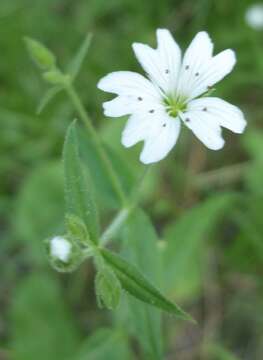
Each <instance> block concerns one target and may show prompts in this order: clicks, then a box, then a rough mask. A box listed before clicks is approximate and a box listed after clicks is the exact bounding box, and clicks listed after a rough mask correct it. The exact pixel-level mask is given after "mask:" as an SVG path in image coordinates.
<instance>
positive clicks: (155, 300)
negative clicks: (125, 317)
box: [101, 249, 193, 321]
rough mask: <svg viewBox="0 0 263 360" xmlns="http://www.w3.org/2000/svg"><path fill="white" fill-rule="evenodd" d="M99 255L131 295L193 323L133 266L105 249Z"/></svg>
mask: <svg viewBox="0 0 263 360" xmlns="http://www.w3.org/2000/svg"><path fill="white" fill-rule="evenodd" d="M101 255H102V256H103V258H104V260H105V261H106V262H107V263H108V265H110V266H111V267H112V270H113V271H114V272H115V274H116V276H117V277H118V279H119V281H120V283H121V285H122V287H123V288H124V289H125V290H126V291H127V292H129V293H130V294H131V295H133V296H134V297H136V298H137V299H139V300H141V301H143V302H145V303H147V304H150V305H152V306H155V307H157V308H160V309H162V310H164V311H166V312H168V313H171V314H174V315H176V316H178V317H179V318H181V319H184V320H190V321H191V320H192V321H193V319H192V318H191V317H190V316H189V315H188V314H186V313H185V312H184V311H183V310H181V309H180V308H179V306H177V305H176V304H174V303H172V302H171V301H169V300H168V299H166V298H165V297H164V296H163V295H162V294H161V293H160V292H159V290H157V289H156V288H155V287H154V286H153V285H152V284H151V283H150V282H149V280H147V279H146V278H145V277H144V276H143V275H142V274H141V273H140V271H139V270H138V269H137V268H136V267H135V266H134V265H132V264H131V263H129V262H128V261H126V260H125V259H123V258H122V257H120V256H118V255H116V254H114V253H112V252H111V251H109V250H107V249H101Z"/></svg>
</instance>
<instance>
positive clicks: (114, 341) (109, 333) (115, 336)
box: [71, 328, 133, 360]
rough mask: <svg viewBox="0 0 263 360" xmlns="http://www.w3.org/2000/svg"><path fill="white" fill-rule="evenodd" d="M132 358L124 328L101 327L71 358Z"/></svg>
mask: <svg viewBox="0 0 263 360" xmlns="http://www.w3.org/2000/svg"><path fill="white" fill-rule="evenodd" d="M87 359H90V360H118V359H121V360H124V359H125V360H131V359H133V357H132V354H131V351H130V349H129V345H128V341H127V338H126V336H125V334H124V331H123V329H120V330H119V329H114V328H110V329H109V328H100V329H98V330H96V332H94V333H93V334H91V335H90V336H89V337H88V338H87V339H86V340H84V341H83V343H82V344H81V345H80V347H79V349H78V350H77V353H76V355H75V356H73V357H72V358H71V360H87Z"/></svg>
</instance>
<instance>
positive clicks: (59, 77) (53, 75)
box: [43, 69, 71, 87]
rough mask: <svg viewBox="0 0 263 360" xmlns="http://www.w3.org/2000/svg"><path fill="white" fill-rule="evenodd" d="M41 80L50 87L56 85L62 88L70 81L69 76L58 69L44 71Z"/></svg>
mask: <svg viewBox="0 0 263 360" xmlns="http://www.w3.org/2000/svg"><path fill="white" fill-rule="evenodd" d="M43 79H44V80H45V81H46V82H48V83H50V84H52V85H58V86H62V87H63V86H66V85H67V84H68V83H70V81H71V78H70V75H67V74H66V75H65V74H63V73H62V72H61V71H60V70H58V69H52V70H48V71H45V72H44V74H43Z"/></svg>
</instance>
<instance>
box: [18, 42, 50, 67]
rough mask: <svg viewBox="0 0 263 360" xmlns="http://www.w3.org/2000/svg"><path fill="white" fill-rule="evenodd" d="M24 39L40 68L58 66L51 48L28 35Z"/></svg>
mask: <svg viewBox="0 0 263 360" xmlns="http://www.w3.org/2000/svg"><path fill="white" fill-rule="evenodd" d="M24 40H25V43H26V46H27V50H28V52H29V54H30V56H31V57H32V59H33V61H34V62H35V63H36V65H37V66H39V67H40V69H42V70H46V71H49V70H52V69H54V67H55V66H56V58H55V56H54V55H53V54H52V52H51V51H50V50H48V49H47V48H46V47H45V46H44V45H42V44H41V43H40V42H39V41H36V40H34V39H30V38H27V37H26V38H25V39H24Z"/></svg>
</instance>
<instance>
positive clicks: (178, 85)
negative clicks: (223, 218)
mask: <svg viewBox="0 0 263 360" xmlns="http://www.w3.org/2000/svg"><path fill="white" fill-rule="evenodd" d="M157 43H158V46H157V49H152V48H151V47H149V46H148V45H144V44H139V43H134V44H133V46H132V47H133V50H134V52H135V55H136V57H137V59H138V61H139V62H140V64H141V66H142V67H143V68H144V70H145V71H146V73H147V75H148V77H149V80H148V79H146V78H145V77H144V76H142V75H140V74H138V73H135V72H130V71H117V72H113V73H110V74H108V75H107V76H105V77H104V78H102V79H101V80H100V81H99V83H98V88H99V89H101V90H104V91H107V92H110V93H113V94H117V95H118V96H117V97H116V98H115V99H113V100H111V101H108V102H105V103H104V104H103V108H104V113H105V115H106V116H111V117H119V116H123V115H131V116H130V118H129V120H128V122H127V124H126V126H125V129H124V131H123V133H122V144H123V145H124V146H125V147H130V146H133V145H135V144H136V143H137V142H139V141H144V147H143V150H142V152H141V155H140V160H141V161H142V162H143V163H145V164H149V163H153V162H157V161H159V160H161V159H163V158H164V157H165V156H166V155H167V154H168V153H169V151H170V150H171V149H172V147H173V146H174V145H175V143H176V141H177V138H178V135H179V132H180V127H181V122H183V123H184V124H185V125H186V126H187V127H188V128H189V129H191V130H192V131H193V133H194V134H195V135H196V136H197V137H198V138H199V140H201V141H202V142H203V143H204V144H205V145H206V146H207V147H208V148H209V149H212V150H218V149H221V148H222V147H223V146H224V140H223V138H222V136H221V126H223V127H225V128H227V129H229V130H231V131H233V132H235V133H242V132H243V131H244V128H245V126H246V121H245V119H244V116H243V114H242V112H241V111H240V110H239V109H238V108H237V107H235V106H233V105H231V104H229V103H227V102H225V101H223V100H221V99H219V98H216V97H209V96H206V97H204V96H203V97H201V96H202V95H204V94H206V93H207V92H209V90H210V89H211V88H212V87H213V85H214V84H216V83H217V82H218V81H220V80H221V79H223V78H224V77H225V76H226V75H227V74H229V73H230V72H231V70H232V69H233V66H234V65H235V62H236V59H235V54H234V52H233V51H232V50H229V49H228V50H225V51H222V52H221V53H219V54H218V55H216V56H213V54H212V52H213V44H212V42H211V40H210V38H209V36H208V34H207V33H206V32H199V33H198V34H197V35H196V36H195V38H194V39H193V40H192V42H191V44H190V46H189V47H188V49H187V50H186V52H185V55H184V57H183V59H182V56H181V50H180V48H179V46H178V45H177V43H176V42H175V41H174V39H173V37H172V35H171V33H170V32H169V31H168V30H166V29H158V30H157ZM207 95H208V94H207Z"/></svg>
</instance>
